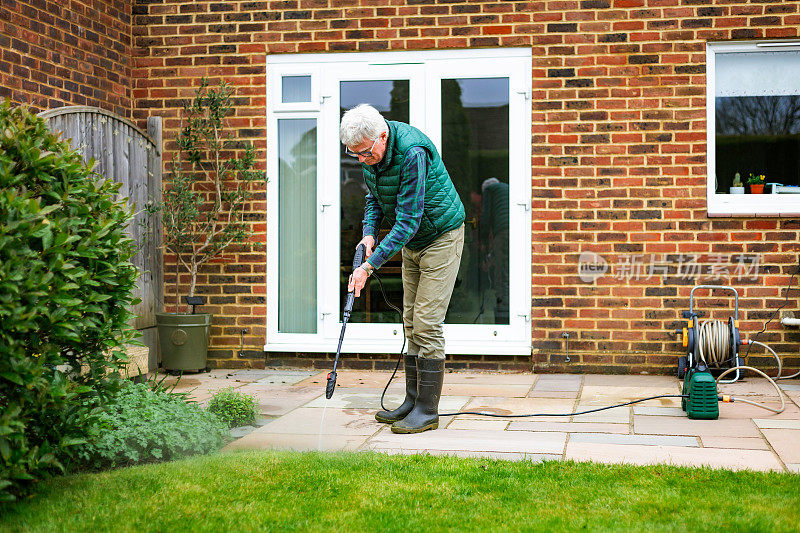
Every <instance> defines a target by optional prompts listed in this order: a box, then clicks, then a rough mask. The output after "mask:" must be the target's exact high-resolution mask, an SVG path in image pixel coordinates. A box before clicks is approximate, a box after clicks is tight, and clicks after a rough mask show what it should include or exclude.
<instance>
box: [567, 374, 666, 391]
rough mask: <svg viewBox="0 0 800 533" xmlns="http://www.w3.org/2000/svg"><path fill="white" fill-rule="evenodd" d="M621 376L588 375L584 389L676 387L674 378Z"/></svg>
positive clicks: (584, 381)
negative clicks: (622, 377) (621, 377)
mask: <svg viewBox="0 0 800 533" xmlns="http://www.w3.org/2000/svg"><path fill="white" fill-rule="evenodd" d="M619 378H620V376H618V375H612V374H587V375H586V376H584V378H583V386H584V387H647V388H653V387H655V388H658V387H664V388H669V387H675V385H676V379H675V378H674V377H672V376H625V379H624V380H620V379H619Z"/></svg>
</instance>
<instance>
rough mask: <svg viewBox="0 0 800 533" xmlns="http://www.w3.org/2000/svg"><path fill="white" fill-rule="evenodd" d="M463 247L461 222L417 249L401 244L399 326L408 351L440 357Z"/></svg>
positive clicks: (442, 356)
mask: <svg viewBox="0 0 800 533" xmlns="http://www.w3.org/2000/svg"><path fill="white" fill-rule="evenodd" d="M463 248H464V225H463V224H462V225H461V227H460V228H456V229H454V230H451V231H448V232H446V233H443V234H441V235H439V236H438V237H437V238H436V240H434V241H433V242H432V243H431V244H429V245H428V246H426V247H425V248H423V249H422V250H419V251H416V252H415V251H413V250H409V249H407V248H403V253H402V255H403V329H404V330H405V335H406V339H407V341H408V353H409V355H418V356H419V357H421V358H423V359H444V335H443V334H442V322H444V317H445V314H446V313H447V306H448V305H449V304H450V297H451V296H452V295H453V286H454V285H455V282H456V275H457V274H458V267H459V265H460V264H461V250H462V249H463Z"/></svg>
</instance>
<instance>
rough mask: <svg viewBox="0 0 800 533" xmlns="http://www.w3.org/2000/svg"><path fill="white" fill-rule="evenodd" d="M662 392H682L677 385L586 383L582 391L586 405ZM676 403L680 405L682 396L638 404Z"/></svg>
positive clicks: (609, 402)
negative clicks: (607, 384) (635, 385)
mask: <svg viewBox="0 0 800 533" xmlns="http://www.w3.org/2000/svg"><path fill="white" fill-rule="evenodd" d="M662 394H680V390H679V389H678V386H677V385H672V386H668V387H663V386H662V387H623V386H618V387H607V386H602V387H588V386H586V385H584V386H583V390H582V391H581V403H583V404H586V405H611V404H615V403H625V402H630V401H633V400H638V399H639V398H647V397H650V396H659V395H662ZM675 403H678V405H680V398H658V399H655V400H648V401H647V402H644V403H641V404H638V405H651V406H660V407H674V406H675Z"/></svg>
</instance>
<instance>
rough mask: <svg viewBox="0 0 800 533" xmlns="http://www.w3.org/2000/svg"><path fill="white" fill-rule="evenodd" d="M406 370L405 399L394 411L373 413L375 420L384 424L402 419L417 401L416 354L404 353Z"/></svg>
mask: <svg viewBox="0 0 800 533" xmlns="http://www.w3.org/2000/svg"><path fill="white" fill-rule="evenodd" d="M403 363H404V365H405V370H406V399H405V400H404V401H403V403H402V404H401V405H400V407H398V408H397V409H395V410H394V411H378V412H377V413H375V420H377V421H378V422H383V423H384V424H391V423H393V422H397V421H398V420H402V419H404V418H405V417H406V415H407V414H408V413H410V412H411V410H412V409H413V408H414V403H415V402H416V401H417V356H416V355H409V354H405V356H404V361H403Z"/></svg>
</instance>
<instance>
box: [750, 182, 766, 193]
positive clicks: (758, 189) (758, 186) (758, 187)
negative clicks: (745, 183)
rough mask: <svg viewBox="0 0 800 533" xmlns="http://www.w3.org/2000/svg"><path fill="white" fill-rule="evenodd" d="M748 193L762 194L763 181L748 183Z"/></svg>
mask: <svg viewBox="0 0 800 533" xmlns="http://www.w3.org/2000/svg"><path fill="white" fill-rule="evenodd" d="M750 194H764V184H763V183H751V184H750Z"/></svg>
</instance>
